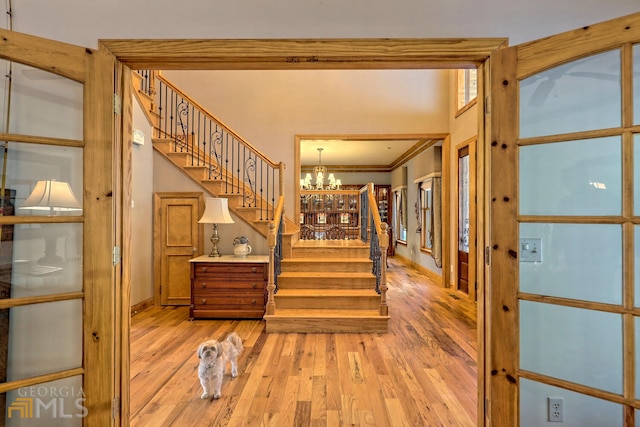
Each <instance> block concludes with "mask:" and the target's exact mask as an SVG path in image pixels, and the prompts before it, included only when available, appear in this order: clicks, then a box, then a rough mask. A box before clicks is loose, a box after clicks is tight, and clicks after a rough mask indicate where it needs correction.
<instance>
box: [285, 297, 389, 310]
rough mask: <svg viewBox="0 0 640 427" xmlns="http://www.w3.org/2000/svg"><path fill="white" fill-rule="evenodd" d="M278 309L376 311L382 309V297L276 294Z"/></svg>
mask: <svg viewBox="0 0 640 427" xmlns="http://www.w3.org/2000/svg"><path fill="white" fill-rule="evenodd" d="M275 298H276V307H277V308H278V309H285V308H293V309H315V308H320V309H352V310H362V309H366V310H369V309H376V308H378V307H380V297H375V296H371V297H362V296H360V297H344V296H343V297H339V298H337V297H327V298H322V297H304V296H286V297H284V296H281V297H280V296H278V295H277V294H276V297H275Z"/></svg>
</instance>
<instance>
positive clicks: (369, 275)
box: [132, 72, 389, 333]
mask: <svg viewBox="0 0 640 427" xmlns="http://www.w3.org/2000/svg"><path fill="white" fill-rule="evenodd" d="M132 75H133V86H134V93H135V95H136V97H137V99H138V101H139V102H140V104H141V105H142V106H143V110H144V111H145V114H146V115H147V119H148V120H149V122H150V123H151V125H152V126H153V127H154V129H155V130H156V137H154V138H152V140H153V148H154V149H155V150H156V151H157V152H158V153H160V154H161V155H163V156H164V157H165V158H167V159H168V160H169V161H170V162H171V163H173V164H174V165H175V166H176V167H177V168H179V169H181V170H182V171H183V172H184V173H185V174H186V175H187V176H188V177H189V178H191V179H192V180H193V181H194V182H196V183H197V184H199V185H200V186H201V187H202V188H203V189H204V190H205V191H206V192H207V193H209V194H211V195H214V196H216V197H226V198H228V199H229V208H230V209H231V210H232V211H233V212H234V213H235V214H236V215H237V216H238V217H240V218H241V219H242V220H244V222H245V223H247V224H248V225H249V226H251V227H252V228H254V229H255V230H256V231H258V232H259V233H260V234H261V235H263V236H265V238H266V237H268V236H269V234H270V232H272V230H270V229H269V226H270V223H271V224H272V223H273V222H274V218H273V216H270V215H273V211H274V210H275V206H273V205H272V204H270V203H269V200H268V199H266V200H264V199H263V197H262V196H261V195H260V194H254V193H255V190H254V188H256V187H255V182H254V183H252V184H253V185H251V183H250V184H247V183H246V182H245V180H242V179H238V176H236V174H235V173H232V172H230V170H234V168H229V169H227V168H226V167H225V168H223V167H217V168H214V167H212V165H213V164H214V163H215V162H214V161H212V159H210V158H209V154H208V152H206V151H205V150H202V149H201V148H200V146H199V145H196V144H197V143H193V144H192V143H191V142H190V140H195V139H196V138H197V135H196V133H195V132H194V131H191V133H188V132H183V136H181V137H180V138H181V139H180V141H181V144H180V148H179V149H176V147H177V144H176V139H178V138H177V137H174V136H172V135H171V132H167V130H166V126H164V127H163V124H162V122H163V120H162V119H161V115H160V114H159V112H158V107H157V106H156V103H157V100H156V99H155V98H154V96H153V89H152V88H151V89H144V90H139V89H138V88H140V87H144V86H145V85H144V84H142V80H141V76H140V75H139V74H138V73H136V72H133V73H132ZM166 84H169V85H170V83H168V82H166ZM173 90H177V89H176V88H175V87H173ZM147 92H148V93H147ZM180 96H181V97H182V98H181V99H188V97H187V96H186V95H184V94H180ZM191 102H192V103H194V104H195V101H191ZM200 108H201V107H200ZM177 110H178V109H177V108H176V111H177ZM176 114H177V113H176ZM205 114H208V113H206V112H205ZM211 117H213V116H211ZM171 120H172V121H173V120H174V117H171ZM176 120H177V119H176ZM164 121H166V120H164ZM225 131H227V132H232V131H228V130H227V128H225ZM236 137H237V138H238V139H240V140H241V138H240V137H239V136H236ZM247 145H248V143H247ZM185 147H187V148H186V149H185ZM258 156H261V155H256V159H258ZM262 159H264V158H262ZM214 160H215V159H214ZM258 160H260V161H262V160H261V159H258ZM264 161H265V162H269V161H268V160H266V159H265V160H264ZM218 162H219V159H218ZM219 163H220V162H219ZM272 166H273V167H274V168H275V167H277V166H278V165H277V164H273V165H272ZM212 169H216V173H217V174H216V175H215V176H212V174H211V171H212ZM276 170H277V169H276ZM283 171H284V165H283V164H282V163H281V164H280V165H279V172H280V177H281V176H282V174H283ZM240 176H244V174H240ZM282 189H283V186H280V190H281V191H282ZM247 194H249V195H251V197H253V199H251V200H252V201H250V202H249V203H247ZM272 197H273V196H272ZM374 205H375V203H374ZM265 206H266V208H265ZM376 209H377V208H376ZM265 212H266V213H265ZM376 212H377V211H376ZM271 227H273V225H271ZM282 229H283V230H282V259H281V261H280V267H281V272H280V274H279V275H278V277H277V283H278V288H277V292H276V293H275V294H274V295H273V298H272V300H273V303H271V300H270V304H268V305H267V314H266V315H265V316H264V319H265V321H266V330H267V332H301V333H304V332H310V333H314V332H317V333H329V332H352V333H359V332H386V331H387V323H388V320H389V316H388V315H387V307H386V294H385V292H386V286H384V285H383V286H381V288H384V289H383V291H382V292H381V293H382V297H381V295H379V294H378V292H377V291H376V276H375V275H374V273H373V272H372V271H373V261H372V260H371V259H370V258H369V251H370V248H369V244H367V243H363V242H361V241H359V240H318V241H315V240H314V241H307V240H299V236H298V224H297V223H296V222H294V221H292V220H291V219H289V218H287V217H284V218H283V227H282ZM268 240H269V239H268ZM273 245H274V246H275V243H274V244H273ZM269 246H270V245H269ZM270 252H273V248H272V247H271V246H270ZM271 255H272V254H271ZM272 259H273V258H272ZM270 268H273V266H271V267H270ZM383 277H386V275H383ZM272 285H273V283H272V282H271V279H270V286H271V288H272V289H273V286H272Z"/></svg>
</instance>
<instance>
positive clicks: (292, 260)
mask: <svg viewBox="0 0 640 427" xmlns="http://www.w3.org/2000/svg"><path fill="white" fill-rule="evenodd" d="M282 262H285V263H286V262H290V263H298V262H304V263H314V262H317V263H324V262H354V263H355V262H367V263H370V262H371V260H370V259H369V258H364V257H357V258H337V257H333V258H331V257H320V258H318V257H298V258H285V259H283V260H282Z"/></svg>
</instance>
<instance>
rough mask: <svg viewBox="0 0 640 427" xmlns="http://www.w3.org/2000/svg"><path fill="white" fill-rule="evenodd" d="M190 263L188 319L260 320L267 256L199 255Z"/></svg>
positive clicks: (265, 289) (264, 300) (262, 311)
mask: <svg viewBox="0 0 640 427" xmlns="http://www.w3.org/2000/svg"><path fill="white" fill-rule="evenodd" d="M189 262H190V264H191V306H190V309H189V317H190V319H227V318H240V319H261V318H262V317H263V316H264V312H265V307H266V303H267V279H268V268H267V267H268V263H269V257H268V256H267V255H264V256H262V255H246V256H235V255H223V256H221V257H215V258H214V257H210V256H208V255H202V256H199V257H197V258H193V259H191V260H189Z"/></svg>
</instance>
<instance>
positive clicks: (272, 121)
mask: <svg viewBox="0 0 640 427" xmlns="http://www.w3.org/2000/svg"><path fill="white" fill-rule="evenodd" d="M164 75H165V76H166V77H167V78H168V79H169V80H170V81H171V82H173V83H174V84H176V85H177V86H178V87H179V88H180V89H182V90H184V91H185V92H186V93H188V94H197V100H198V102H200V103H201V104H202V105H203V106H204V107H205V108H206V109H207V110H209V112H211V113H212V114H213V115H214V116H216V117H217V118H218V119H219V120H221V121H222V122H223V123H225V124H226V125H227V126H229V127H230V128H231V129H233V130H234V131H236V132H237V133H238V134H239V135H241V136H242V137H243V138H245V139H246V140H247V141H249V142H250V143H251V144H252V145H254V146H255V147H257V148H258V149H259V150H260V151H261V152H262V153H264V154H265V155H266V156H267V157H269V158H270V159H271V160H273V161H275V162H279V161H283V162H284V163H285V165H286V168H287V169H286V171H285V174H286V175H285V176H286V182H285V188H294V186H297V185H298V183H297V182H294V170H293V165H294V164H295V161H294V144H295V135H299V134H304V135H313V134H339V135H340V134H401V133H405V134H409V133H444V132H447V130H448V115H447V109H446V106H447V105H448V98H449V93H448V83H447V81H448V80H447V79H448V73H447V72H446V71H440V70H436V71H432V70H401V71H397V70H342V71H333V70H323V71H215V72H210V71H209V72H198V71H167V72H164ZM443 107H444V108H443ZM348 175H350V174H348ZM359 178H360V177H359ZM349 180H350V181H351V177H349ZM368 181H369V180H365V181H362V182H358V183H363V184H364V183H366V182H368ZM344 182H345V183H346V181H344ZM381 184H382V182H381ZM294 202H295V201H294V200H291V198H289V200H287V206H286V207H285V208H286V211H287V212H294Z"/></svg>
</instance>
